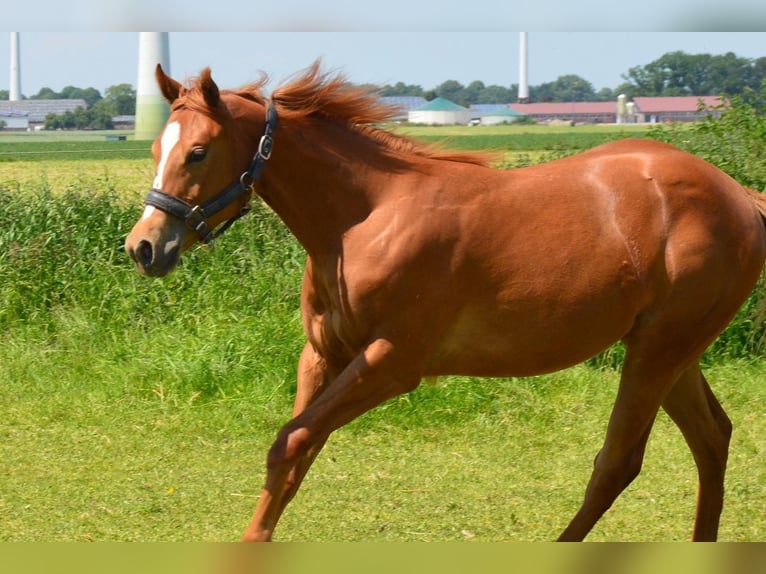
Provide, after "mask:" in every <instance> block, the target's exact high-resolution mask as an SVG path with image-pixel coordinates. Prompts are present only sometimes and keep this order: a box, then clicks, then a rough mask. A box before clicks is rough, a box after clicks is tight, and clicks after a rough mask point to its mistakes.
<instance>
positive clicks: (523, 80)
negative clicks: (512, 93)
mask: <svg viewBox="0 0 766 574" xmlns="http://www.w3.org/2000/svg"><path fill="white" fill-rule="evenodd" d="M527 59H528V58H527V33H526V32H519V103H520V104H527V103H529V81H528V79H527Z"/></svg>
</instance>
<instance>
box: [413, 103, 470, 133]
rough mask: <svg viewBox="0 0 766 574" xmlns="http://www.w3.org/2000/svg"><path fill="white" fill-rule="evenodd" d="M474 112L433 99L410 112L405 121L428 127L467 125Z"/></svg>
mask: <svg viewBox="0 0 766 574" xmlns="http://www.w3.org/2000/svg"><path fill="white" fill-rule="evenodd" d="M474 115H475V114H474V112H472V111H471V110H469V109H468V108H464V107H463V106H459V105H458V104H456V103H454V102H451V101H449V100H448V99H446V98H441V97H439V98H435V99H433V100H431V101H430V102H428V103H426V104H424V105H422V106H420V107H419V108H417V109H415V110H411V111H410V112H409V113H408V114H407V119H408V121H409V122H410V123H412V124H425V125H430V126H451V125H463V126H464V125H468V123H469V122H470V121H471V119H472V118H473V116H474Z"/></svg>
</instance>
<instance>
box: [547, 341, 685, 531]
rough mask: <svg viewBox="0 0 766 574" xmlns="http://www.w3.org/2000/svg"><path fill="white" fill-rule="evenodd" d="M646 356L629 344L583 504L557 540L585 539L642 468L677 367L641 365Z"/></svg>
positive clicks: (645, 363)
mask: <svg viewBox="0 0 766 574" xmlns="http://www.w3.org/2000/svg"><path fill="white" fill-rule="evenodd" d="M646 359H647V357H646V356H645V355H643V354H638V353H635V352H631V349H630V348H628V353H627V355H626V358H625V364H624V366H623V370H622V377H621V380H620V388H619V391H618V393H617V399H616V400H615V404H614V408H613V409H612V415H611V417H610V419H609V426H608V427H607V432H606V439H605V441H604V446H603V448H602V449H601V451H600V452H599V454H598V456H597V457H596V460H595V462H594V465H593V473H592V475H591V478H590V481H589V482H588V486H587V488H586V490H585V498H584V500H583V503H582V506H581V507H580V510H579V511H578V512H577V514H576V515H575V517H574V518H573V519H572V521H571V522H570V523H569V526H567V528H566V529H565V530H564V532H562V533H561V536H559V541H569V542H572V541H580V540H582V539H584V538H585V536H586V535H587V534H588V532H590V530H591V529H592V528H593V526H594V525H595V524H596V522H598V520H599V518H601V516H602V515H603V514H604V513H605V512H606V511H607V510H608V509H609V507H611V506H612V503H613V502H614V501H615V499H616V498H617V497H618V496H619V495H620V493H621V492H622V491H623V490H624V489H625V488H626V487H627V486H628V485H629V484H630V483H631V482H632V481H633V479H634V478H635V477H636V476H638V474H639V472H640V471H641V465H642V463H643V459H644V451H645V449H646V442H647V440H648V438H649V434H650V432H651V430H652V425H653V424H654V419H655V417H656V416H657V411H658V410H659V408H660V405H661V404H662V401H663V399H664V396H665V394H666V392H667V389H668V387H670V386H671V385H672V384H673V383H674V381H675V378H676V377H677V373H678V371H674V370H672V369H668V368H665V369H652V371H648V370H646V367H645V365H647V364H648V363H652V361H647V360H646Z"/></svg>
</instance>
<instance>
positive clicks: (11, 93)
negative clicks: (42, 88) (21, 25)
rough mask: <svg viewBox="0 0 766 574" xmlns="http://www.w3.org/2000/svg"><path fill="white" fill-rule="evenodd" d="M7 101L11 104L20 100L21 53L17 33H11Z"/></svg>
mask: <svg viewBox="0 0 766 574" xmlns="http://www.w3.org/2000/svg"><path fill="white" fill-rule="evenodd" d="M8 99H9V100H10V101H12V102H14V101H18V100H20V99H21V52H20V50H19V33H18V32H11V82H10V89H9V90H8Z"/></svg>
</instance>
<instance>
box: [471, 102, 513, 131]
mask: <svg viewBox="0 0 766 574" xmlns="http://www.w3.org/2000/svg"><path fill="white" fill-rule="evenodd" d="M471 109H472V110H477V111H479V113H480V123H481V125H483V126H497V125H501V124H512V123H513V122H515V121H517V120H518V119H519V118H523V117H524V114H522V113H521V112H517V111H516V110H514V109H512V108H510V107H509V106H506V105H500V106H492V107H489V106H487V107H485V108H480V107H478V106H471Z"/></svg>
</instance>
